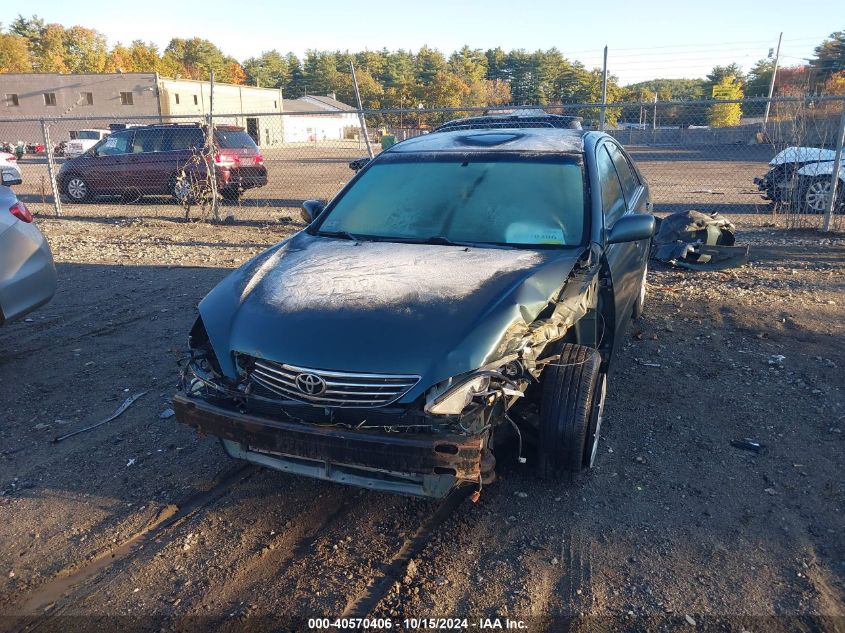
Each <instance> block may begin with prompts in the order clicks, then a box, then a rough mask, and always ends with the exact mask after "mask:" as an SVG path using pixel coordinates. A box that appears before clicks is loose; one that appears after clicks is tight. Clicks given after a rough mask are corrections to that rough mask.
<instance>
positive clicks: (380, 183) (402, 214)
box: [319, 155, 585, 246]
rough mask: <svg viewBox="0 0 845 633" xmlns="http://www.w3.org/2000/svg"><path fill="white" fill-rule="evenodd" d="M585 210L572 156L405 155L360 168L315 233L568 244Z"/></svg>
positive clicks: (579, 235)
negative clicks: (414, 157)
mask: <svg viewBox="0 0 845 633" xmlns="http://www.w3.org/2000/svg"><path fill="white" fill-rule="evenodd" d="M438 158H439V157H438ZM584 217H585V208H584V178H583V173H582V166H581V165H580V163H579V162H578V161H577V160H576V159H574V158H571V157H562V156H557V157H553V158H547V159H537V160H531V159H524V158H517V157H514V158H504V159H503V158H501V157H494V158H491V157H489V156H482V157H475V158H467V156H465V155H464V156H460V157H448V158H446V159H438V160H436V161H429V162H420V161H419V160H413V161H411V160H407V159H404V157H403V160H389V161H383V162H377V163H374V164H373V165H372V166H371V167H370V168H369V169H367V170H366V171H365V172H363V173H362V174H361V177H360V178H359V179H358V180H357V181H356V182H355V184H354V185H353V186H352V187H351V188H350V189H349V190H347V191H346V193H344V194H343V195H342V196H341V197H340V198H339V199H338V200H336V201H335V202H334V204H333V206H332V208H331V209H330V211H329V212H328V213H327V214H326V215H325V217H324V218H323V220H322V222H321V223H320V225H319V233H320V234H324V235H325V234H349V236H352V237H354V238H363V239H366V238H367V237H370V238H382V239H396V240H399V241H431V240H432V239H433V238H435V241H440V242H444V243H448V242H449V241H451V242H472V243H487V244H502V245H514V246H519V245H523V246H541V245H555V246H569V245H576V244H580V243H581V241H582V239H583V234H584Z"/></svg>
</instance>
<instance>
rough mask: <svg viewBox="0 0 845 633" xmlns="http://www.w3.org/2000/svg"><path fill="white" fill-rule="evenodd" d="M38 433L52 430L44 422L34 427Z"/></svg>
mask: <svg viewBox="0 0 845 633" xmlns="http://www.w3.org/2000/svg"><path fill="white" fill-rule="evenodd" d="M33 428H34V429H35V430H36V431H46V430H47V429H49V428H50V425H49V424H44V423H43V422H39V423H38V424H36V425H35V426H34V427H33Z"/></svg>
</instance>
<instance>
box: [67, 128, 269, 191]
mask: <svg viewBox="0 0 845 633" xmlns="http://www.w3.org/2000/svg"><path fill="white" fill-rule="evenodd" d="M214 133H215V142H214V156H213V159H214V171H215V173H216V174H217V188H218V191H220V193H221V194H222V195H223V196H224V197H226V198H237V197H238V196H240V194H241V193H243V191H245V190H247V189H252V188H255V187H263V186H264V185H266V184H267V168H266V167H265V166H264V157H263V156H262V155H261V152H260V151H259V149H258V146H257V145H256V144H255V141H253V140H252V137H251V136H250V135H249V134H247V133H246V131H245V130H244V129H243V128H241V127H236V126H232V125H220V126H215V128H214ZM205 141H206V128H205V127H204V126H201V125H197V124H188V125H186V124H166V125H164V124H163V125H145V126H137V127H130V128H126V129H124V130H119V131H117V132H113V133H112V134H111V135H110V136H109V137H108V138H106V139H103V140H102V141H100V142H99V143H97V144H96V145H95V146H94V147H92V148H91V149H90V150H88V151H87V152H85V153H84V154H83V155H81V156H78V157H77V158H73V159H71V160H69V161H67V162H65V163H64V164H63V165H62V166H61V169H59V174H58V184H59V189H60V191H61V192H62V193H63V194H65V196H67V199H68V200H70V201H71V202H84V201H86V200H90V199H91V198H94V197H96V196H99V195H115V194H117V195H120V194H126V193H136V194H140V195H157V194H160V195H172V196H174V197H175V198H177V199H179V198H180V197H181V195H182V188H183V187H184V184H183V183H184V178H180V176H181V175H182V174H183V173H184V174H194V175H197V174H199V175H203V176H204V174H205V171H206V167H205V161H204V160H203V158H202V157H203V151H204V148H205V145H206V143H205Z"/></svg>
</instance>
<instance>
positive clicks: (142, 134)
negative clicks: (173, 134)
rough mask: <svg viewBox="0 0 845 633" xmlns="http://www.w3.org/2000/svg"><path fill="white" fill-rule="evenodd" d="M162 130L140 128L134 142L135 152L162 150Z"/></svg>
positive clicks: (133, 148)
mask: <svg viewBox="0 0 845 633" xmlns="http://www.w3.org/2000/svg"><path fill="white" fill-rule="evenodd" d="M162 132H163V131H162V130H138V131H137V132H135V141H134V142H133V143H132V153H133V154H148V153H150V152H160V151H161V140H162V136H163V134H162Z"/></svg>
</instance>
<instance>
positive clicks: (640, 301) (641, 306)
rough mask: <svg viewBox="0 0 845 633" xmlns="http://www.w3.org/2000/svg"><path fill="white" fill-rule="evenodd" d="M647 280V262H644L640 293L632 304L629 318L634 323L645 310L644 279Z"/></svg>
mask: <svg viewBox="0 0 845 633" xmlns="http://www.w3.org/2000/svg"><path fill="white" fill-rule="evenodd" d="M647 278H648V261H646V263H645V266H643V277H642V280H641V281H640V292H639V293H638V294H637V300H636V301H635V302H634V310H633V312H631V318H633V319H634V320H635V321H636V320H637V319H640V318H641V317H642V316H643V310H645V297H646V288H647V284H646V279H647Z"/></svg>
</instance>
